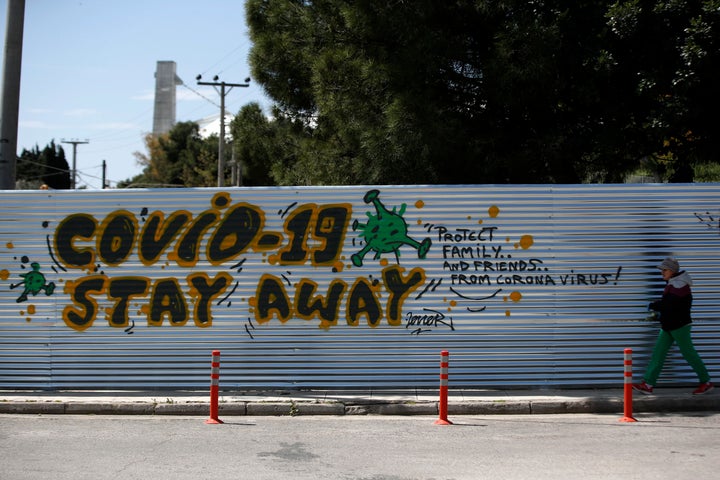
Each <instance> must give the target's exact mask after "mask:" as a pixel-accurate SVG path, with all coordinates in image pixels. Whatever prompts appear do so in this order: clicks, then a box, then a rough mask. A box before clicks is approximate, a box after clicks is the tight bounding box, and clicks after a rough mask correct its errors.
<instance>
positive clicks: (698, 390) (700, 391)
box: [693, 382, 715, 395]
mask: <svg viewBox="0 0 720 480" xmlns="http://www.w3.org/2000/svg"><path fill="white" fill-rule="evenodd" d="M713 388H715V386H714V385H713V384H712V382H705V383H701V384H700V386H699V387H697V388H696V389H695V391H694V392H693V395H702V394H703V393H707V392H709V391H710V390H712V389H713Z"/></svg>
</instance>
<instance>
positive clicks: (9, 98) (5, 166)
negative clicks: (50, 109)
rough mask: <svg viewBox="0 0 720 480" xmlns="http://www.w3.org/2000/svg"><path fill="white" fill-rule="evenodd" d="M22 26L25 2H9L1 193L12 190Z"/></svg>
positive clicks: (1, 120) (1, 114)
mask: <svg viewBox="0 0 720 480" xmlns="http://www.w3.org/2000/svg"><path fill="white" fill-rule="evenodd" d="M24 25H25V0H9V1H8V4H7V25H6V27H5V56H4V61H3V86H2V112H0V190H14V189H15V165H16V163H17V135H18V112H19V110H20V71H21V66H22V43H23V27H24Z"/></svg>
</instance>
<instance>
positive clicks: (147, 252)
mask: <svg viewBox="0 0 720 480" xmlns="http://www.w3.org/2000/svg"><path fill="white" fill-rule="evenodd" d="M164 218H165V214H164V213H163V212H161V211H155V212H153V213H152V214H150V216H149V217H148V219H147V221H146V222H145V225H144V226H143V229H142V232H141V233H140V244H139V245H138V255H139V256H140V261H141V262H142V263H143V265H152V264H153V263H155V262H156V261H157V260H158V258H160V255H161V254H162V253H163V252H164V251H165V249H167V247H168V246H169V245H170V244H171V243H172V241H173V240H174V239H175V237H177V235H178V233H180V230H181V229H182V228H183V227H184V226H185V224H187V223H188V221H190V219H191V218H192V215H191V214H190V212H187V211H185V210H180V211H177V212H174V213H173V214H172V215H170V216H169V217H168V218H167V220H165V219H164Z"/></svg>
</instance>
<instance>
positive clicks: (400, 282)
mask: <svg viewBox="0 0 720 480" xmlns="http://www.w3.org/2000/svg"><path fill="white" fill-rule="evenodd" d="M402 271H403V268H402V267H398V266H392V267H388V268H386V269H385V270H383V272H382V274H383V281H384V283H385V288H386V289H387V290H388V291H389V292H390V298H389V300H388V305H387V316H388V323H389V324H390V325H400V324H401V323H402V318H400V317H401V315H402V304H403V302H404V301H405V299H406V298H407V296H408V295H409V294H410V292H412V291H413V290H415V289H416V288H417V287H418V286H419V285H422V284H423V283H425V270H423V269H422V268H413V269H412V270H411V271H410V275H408V276H407V277H405V278H403V276H402ZM406 280H407V281H406Z"/></svg>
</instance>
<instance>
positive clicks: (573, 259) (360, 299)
mask: <svg viewBox="0 0 720 480" xmlns="http://www.w3.org/2000/svg"><path fill="white" fill-rule="evenodd" d="M0 198H1V201H2V206H1V207H0V388H6V389H7V388H13V389H18V388H31V389H37V388H42V389H66V388H103V389H132V388H206V387H207V385H208V375H209V364H210V355H211V351H212V350H215V349H217V350H220V351H221V352H222V367H221V371H222V378H221V384H222V386H223V388H228V387H237V388H239V389H255V388H278V389H298V388H344V389H352V388H376V389H397V388H414V387H417V388H435V387H436V386H437V384H438V365H439V354H440V351H441V350H449V351H450V355H451V357H450V383H451V385H452V386H453V387H466V388H492V387H505V388H511V387H542V386H547V387H563V386H606V385H618V384H619V383H620V382H622V372H623V349H624V348H626V347H630V348H633V350H634V364H635V365H636V369H640V370H642V368H643V367H644V365H645V364H646V363H647V358H648V355H649V353H650V350H651V348H652V344H653V342H654V339H655V336H656V334H657V328H658V327H657V325H656V324H654V323H652V322H647V321H643V319H644V318H645V317H646V314H647V311H646V306H647V304H648V302H649V301H651V300H653V299H656V298H657V297H658V296H659V295H660V292H661V291H662V288H663V286H664V284H663V282H662V279H661V277H660V275H659V271H658V270H657V268H656V266H657V265H658V264H659V262H660V261H661V260H662V258H663V257H665V256H668V255H675V256H677V257H678V259H679V260H680V262H681V265H682V266H683V268H685V269H687V270H688V271H689V273H690V274H691V275H692V276H693V279H694V280H695V286H694V288H693V292H694V296H695V303H694V309H693V312H694V320H695V323H694V327H693V332H694V333H693V334H694V338H695V341H696V347H697V348H698V350H699V352H700V353H701V355H702V357H703V358H704V360H705V362H706V363H707V365H708V367H709V369H710V371H711V373H715V372H718V371H719V370H720V257H719V256H718V251H719V250H718V247H719V246H720V223H719V219H720V185H718V184H693V185H648V184H643V185H571V186H550V185H532V186H518V185H511V186H510V185H509V186H485V185H480V186H407V187H400V186H382V187H368V186H357V187H325V188H321V187H308V188H229V189H222V190H220V189H183V190H132V191H130V190H127V191H123V190H105V191H5V192H0ZM193 238H197V239H198V241H197V242H193V241H192V239H193ZM141 253H142V256H141ZM660 381H661V382H665V383H668V384H670V383H673V384H681V383H694V382H695V381H696V378H695V375H694V373H693V372H692V370H690V368H689V367H688V366H687V364H686V363H685V362H684V361H683V360H682V358H681V357H680V355H679V353H678V352H677V351H676V350H673V352H672V354H671V356H670V357H669V359H668V363H667V364H666V369H665V370H664V372H663V375H662V377H661V380H660Z"/></svg>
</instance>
